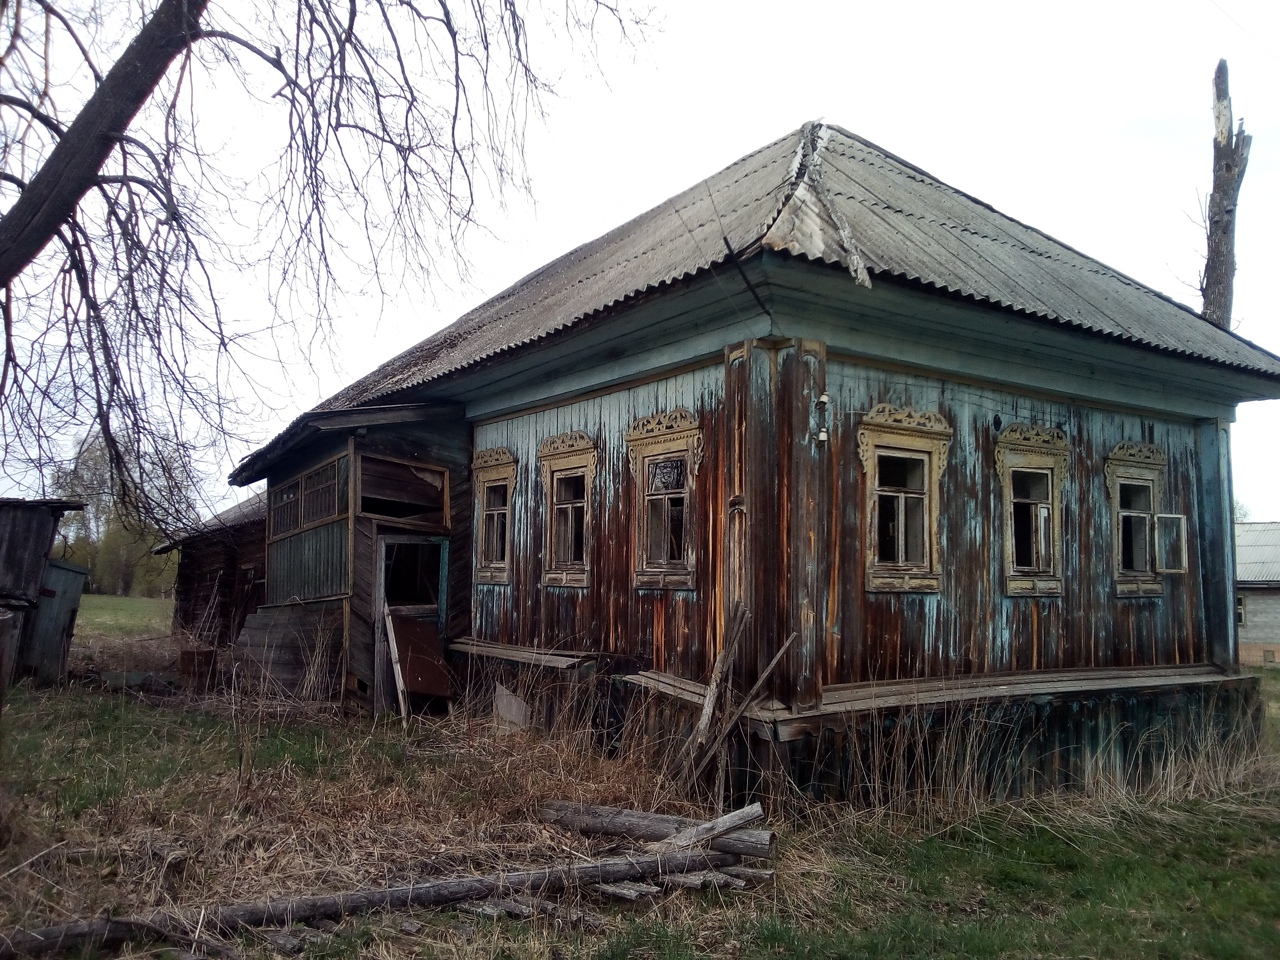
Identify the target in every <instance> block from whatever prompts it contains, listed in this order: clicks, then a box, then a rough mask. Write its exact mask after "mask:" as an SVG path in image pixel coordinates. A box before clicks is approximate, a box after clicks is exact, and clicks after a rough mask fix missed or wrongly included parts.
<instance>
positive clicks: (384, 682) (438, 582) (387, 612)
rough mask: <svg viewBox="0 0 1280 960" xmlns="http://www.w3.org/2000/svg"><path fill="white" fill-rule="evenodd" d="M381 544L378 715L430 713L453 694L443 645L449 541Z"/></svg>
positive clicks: (388, 538) (394, 538)
mask: <svg viewBox="0 0 1280 960" xmlns="http://www.w3.org/2000/svg"><path fill="white" fill-rule="evenodd" d="M377 544H378V548H377V566H376V570H377V584H376V587H375V590H374V610H373V613H374V624H375V627H374V636H375V647H376V657H375V659H376V668H375V673H374V688H375V689H374V702H375V709H377V710H378V711H391V712H395V713H399V712H401V704H402V703H405V704H407V705H408V706H409V708H410V709H422V708H424V707H429V706H431V704H432V701H433V700H434V699H437V698H448V697H450V696H452V693H453V688H452V682H451V680H450V677H449V672H448V670H447V668H446V666H445V662H444V643H443V640H444V636H445V625H446V623H447V622H448V583H449V540H448V538H447V537H430V536H424V535H421V534H396V535H385V536H379V537H378V541H377ZM388 624H389V625H390V628H389V629H388ZM393 643H394V646H393ZM397 673H398V674H399V676H397Z"/></svg>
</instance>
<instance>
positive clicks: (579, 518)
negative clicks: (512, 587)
mask: <svg viewBox="0 0 1280 960" xmlns="http://www.w3.org/2000/svg"><path fill="white" fill-rule="evenodd" d="M538 460H539V462H540V463H541V464H542V486H543V489H544V490H545V491H546V495H547V515H546V531H547V533H546V548H545V550H544V553H543V567H542V582H543V584H545V585H547V586H566V587H585V586H587V585H588V584H589V583H590V575H591V507H592V504H591V488H592V483H593V480H594V478H595V471H596V448H595V443H594V442H593V441H592V439H591V438H590V437H589V436H587V435H586V434H585V433H583V432H582V431H581V430H575V431H573V432H572V433H562V434H559V435H557V436H554V437H549V438H548V439H546V440H544V441H543V442H542V444H541V445H540V446H539V447H538Z"/></svg>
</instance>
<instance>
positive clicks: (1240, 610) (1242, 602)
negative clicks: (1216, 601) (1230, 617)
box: [1236, 593, 1249, 630]
mask: <svg viewBox="0 0 1280 960" xmlns="http://www.w3.org/2000/svg"><path fill="white" fill-rule="evenodd" d="M1248 626H1249V604H1248V600H1247V598H1246V597H1245V595H1244V594H1243V593H1237V594H1236V629H1238V630H1239V629H1244V628H1247V627H1248Z"/></svg>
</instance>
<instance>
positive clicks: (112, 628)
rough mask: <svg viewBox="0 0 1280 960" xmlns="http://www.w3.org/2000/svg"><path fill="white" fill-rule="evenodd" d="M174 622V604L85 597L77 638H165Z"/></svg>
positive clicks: (127, 598)
mask: <svg viewBox="0 0 1280 960" xmlns="http://www.w3.org/2000/svg"><path fill="white" fill-rule="evenodd" d="M172 621H173V601H172V600H152V599H148V598H147V597H112V596H102V595H98V594H89V593H87V594H85V595H84V596H83V597H81V598H80V613H79V614H78V615H77V616H76V636H77V638H80V639H84V640H90V639H95V638H98V637H108V638H128V637H162V636H167V635H168V633H169V626H170V624H171V622H172Z"/></svg>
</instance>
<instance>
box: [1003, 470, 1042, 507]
mask: <svg viewBox="0 0 1280 960" xmlns="http://www.w3.org/2000/svg"><path fill="white" fill-rule="evenodd" d="M1012 480H1013V499H1015V500H1048V499H1049V474H1047V473H1043V472H1042V471H1040V470H1014V471H1013V473H1012Z"/></svg>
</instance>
